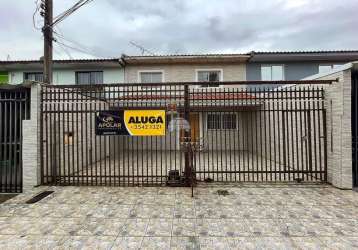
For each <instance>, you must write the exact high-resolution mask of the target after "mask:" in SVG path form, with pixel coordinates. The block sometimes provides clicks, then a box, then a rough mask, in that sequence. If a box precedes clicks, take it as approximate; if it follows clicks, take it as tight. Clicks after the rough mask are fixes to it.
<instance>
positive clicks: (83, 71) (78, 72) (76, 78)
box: [75, 70, 104, 85]
mask: <svg viewBox="0 0 358 250" xmlns="http://www.w3.org/2000/svg"><path fill="white" fill-rule="evenodd" d="M80 73H89V74H91V73H102V83H104V71H103V70H80V71H75V83H76V85H100V84H101V83H78V74H80Z"/></svg>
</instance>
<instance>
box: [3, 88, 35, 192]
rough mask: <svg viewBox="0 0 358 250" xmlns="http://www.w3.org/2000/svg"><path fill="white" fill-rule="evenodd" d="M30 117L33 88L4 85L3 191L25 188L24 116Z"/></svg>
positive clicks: (16, 190) (15, 190) (17, 190)
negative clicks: (23, 173)
mask: <svg viewBox="0 0 358 250" xmlns="http://www.w3.org/2000/svg"><path fill="white" fill-rule="evenodd" d="M29 118H30V89H28V88H22V87H12V86H9V85H3V86H0V193H18V192H22V161H23V159H22V120H25V119H29Z"/></svg>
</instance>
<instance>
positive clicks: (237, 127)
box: [205, 112, 239, 131]
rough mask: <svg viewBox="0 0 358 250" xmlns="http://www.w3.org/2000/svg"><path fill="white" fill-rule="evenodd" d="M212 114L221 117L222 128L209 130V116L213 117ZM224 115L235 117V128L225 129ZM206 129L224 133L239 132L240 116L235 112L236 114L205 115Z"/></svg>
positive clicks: (216, 113)
mask: <svg viewBox="0 0 358 250" xmlns="http://www.w3.org/2000/svg"><path fill="white" fill-rule="evenodd" d="M211 114H214V115H218V116H220V128H209V126H208V115H211ZM224 115H235V125H236V126H235V128H231V129H229V128H224V120H223V117H224ZM205 128H206V131H215V130H223V131H239V116H238V114H237V113H236V112H235V113H230V112H229V113H225V112H224V113H221V112H208V113H206V115H205Z"/></svg>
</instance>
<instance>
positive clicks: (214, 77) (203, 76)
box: [197, 70, 222, 87]
mask: <svg viewBox="0 0 358 250" xmlns="http://www.w3.org/2000/svg"><path fill="white" fill-rule="evenodd" d="M221 80H222V71H221V70H198V71H197V81H198V82H207V84H203V85H201V87H219V86H220V84H218V82H220V81H221Z"/></svg>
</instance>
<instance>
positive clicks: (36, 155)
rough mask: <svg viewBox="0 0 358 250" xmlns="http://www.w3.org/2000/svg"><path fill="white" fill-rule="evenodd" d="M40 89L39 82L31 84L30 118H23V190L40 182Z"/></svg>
mask: <svg viewBox="0 0 358 250" xmlns="http://www.w3.org/2000/svg"><path fill="white" fill-rule="evenodd" d="M40 90H41V86H40V85H39V84H31V94H30V95H31V97H30V102H31V104H30V120H23V127H22V131H23V132H22V133H23V138H22V159H23V171H22V176H23V192H26V191H28V190H31V189H32V188H33V187H35V186H37V185H39V184H40V183H41V170H40V168H41V167H40V130H39V127H40V120H39V119H40V116H39V115H40V112H41V110H40Z"/></svg>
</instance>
